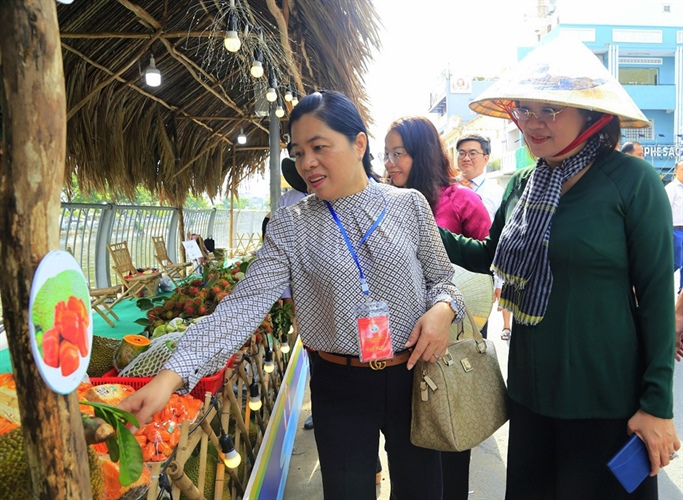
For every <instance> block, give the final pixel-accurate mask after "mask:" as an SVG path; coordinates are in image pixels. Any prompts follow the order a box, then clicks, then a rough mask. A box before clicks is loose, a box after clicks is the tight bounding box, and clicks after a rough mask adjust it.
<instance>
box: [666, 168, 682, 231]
mask: <svg viewBox="0 0 683 500" xmlns="http://www.w3.org/2000/svg"><path fill="white" fill-rule="evenodd" d="M664 189H665V190H666V195H667V196H668V197H669V204H670V205H671V215H672V216H673V220H674V226H683V184H681V181H679V180H678V179H674V180H672V181H671V182H670V183H669V184H667V185H666V187H665V188H664Z"/></svg>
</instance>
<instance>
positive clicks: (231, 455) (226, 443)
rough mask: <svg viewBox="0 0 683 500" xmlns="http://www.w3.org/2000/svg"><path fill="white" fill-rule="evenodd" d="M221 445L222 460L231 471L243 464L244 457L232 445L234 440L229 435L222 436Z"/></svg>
mask: <svg viewBox="0 0 683 500" xmlns="http://www.w3.org/2000/svg"><path fill="white" fill-rule="evenodd" d="M219 442H220V445H221V459H222V460H223V463H224V464H225V466H226V467H228V468H229V469H236V468H237V467H238V466H239V464H241V463H242V455H240V454H239V453H238V452H237V450H236V449H235V445H233V444H232V439H231V438H230V436H229V435H228V434H222V435H221V437H220V440H219Z"/></svg>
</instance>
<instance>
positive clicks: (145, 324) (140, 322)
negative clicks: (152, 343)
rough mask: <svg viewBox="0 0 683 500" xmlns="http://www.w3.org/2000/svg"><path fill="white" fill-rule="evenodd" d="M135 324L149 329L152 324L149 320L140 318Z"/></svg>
mask: <svg viewBox="0 0 683 500" xmlns="http://www.w3.org/2000/svg"><path fill="white" fill-rule="evenodd" d="M133 323H137V324H138V325H142V326H144V327H147V326H149V325H151V324H152V322H151V321H150V320H148V319H147V318H138V319H136V320H135V321H134V322H133Z"/></svg>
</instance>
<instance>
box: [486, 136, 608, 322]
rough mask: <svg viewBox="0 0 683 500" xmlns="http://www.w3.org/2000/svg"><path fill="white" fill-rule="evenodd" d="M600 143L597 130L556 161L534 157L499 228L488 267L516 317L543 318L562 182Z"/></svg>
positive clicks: (504, 303) (588, 159) (523, 319)
mask: <svg viewBox="0 0 683 500" xmlns="http://www.w3.org/2000/svg"><path fill="white" fill-rule="evenodd" d="M600 147H601V141H600V134H596V135H594V136H593V137H591V138H590V139H589V140H588V142H587V143H586V146H585V147H584V148H583V149H582V150H581V151H580V152H579V153H578V154H576V155H574V156H571V157H569V158H567V159H566V160H564V161H563V162H562V165H560V166H559V167H556V168H550V167H549V166H548V164H547V163H546V161H545V160H544V159H543V158H541V159H539V160H538V163H537V164H536V169H535V170H534V172H533V173H532V174H531V177H530V178H529V182H528V184H527V186H526V188H525V189H524V192H523V193H522V196H521V198H520V200H519V202H518V203H517V206H516V207H515V209H514V211H513V212H512V215H511V217H510V220H509V221H508V222H507V224H505V227H504V228H503V232H502V234H501V236H500V241H499V242H498V247H497V248H496V255H495V256H494V258H493V264H492V266H491V268H492V269H493V272H494V273H495V274H496V275H498V276H500V277H501V278H502V279H503V280H505V284H504V285H503V290H502V293H501V298H500V305H501V306H502V307H504V308H505V309H508V310H510V311H512V313H513V314H514V316H515V320H516V321H518V322H519V323H522V324H524V325H537V324H538V323H540V322H541V320H542V319H543V315H544V314H545V310H546V307H547V306H548V297H549V295H550V290H551V289H552V285H553V273H552V271H551V269H550V261H549V260H548V242H549V240H550V228H551V225H552V220H553V215H555V211H556V210H557V205H558V203H559V202H560V195H561V191H562V184H563V183H564V182H565V181H567V180H568V179H570V178H571V177H573V176H574V175H576V174H577V173H579V172H580V171H581V170H582V169H583V168H584V167H586V165H588V164H589V163H590V162H591V161H593V159H594V158H595V157H596V156H597V154H598V151H599V150H600Z"/></svg>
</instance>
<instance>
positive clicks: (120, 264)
mask: <svg viewBox="0 0 683 500" xmlns="http://www.w3.org/2000/svg"><path fill="white" fill-rule="evenodd" d="M107 248H108V249H109V254H110V255H111V258H112V260H113V261H114V265H113V266H112V268H113V269H114V271H116V274H117V275H118V277H119V279H120V280H121V284H122V285H123V297H121V299H124V298H135V297H138V296H141V295H145V294H147V295H149V296H152V297H153V296H155V295H156V294H157V293H158V291H159V279H160V278H161V273H152V274H140V273H138V270H137V268H136V267H135V266H134V265H133V259H132V258H131V256H130V252H129V251H128V242H126V241H122V242H120V243H109V244H107Z"/></svg>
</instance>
